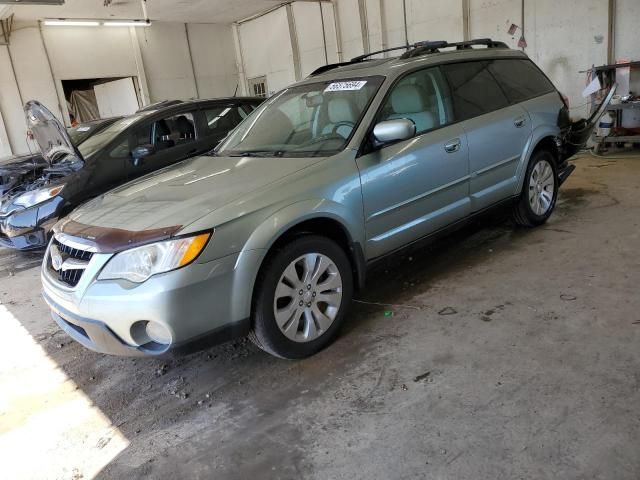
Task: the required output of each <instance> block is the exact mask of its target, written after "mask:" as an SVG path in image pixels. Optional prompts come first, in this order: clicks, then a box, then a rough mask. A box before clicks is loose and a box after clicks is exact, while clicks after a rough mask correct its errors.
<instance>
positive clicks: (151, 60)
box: [138, 22, 197, 102]
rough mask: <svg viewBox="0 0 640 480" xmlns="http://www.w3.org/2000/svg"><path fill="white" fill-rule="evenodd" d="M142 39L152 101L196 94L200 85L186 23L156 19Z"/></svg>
mask: <svg viewBox="0 0 640 480" xmlns="http://www.w3.org/2000/svg"><path fill="white" fill-rule="evenodd" d="M141 30H142V31H141V32H139V33H138V42H139V44H140V51H141V52H142V61H143V63H144V70H145V73H146V75H147V83H148V85H149V93H150V97H151V101H152V102H158V101H161V100H167V99H179V100H187V99H189V98H196V97H197V94H196V85H195V81H194V77H193V69H192V68H191V59H190V58H189V49H188V47H187V36H186V31H185V25H184V24H183V23H159V22H156V23H154V24H153V25H152V26H151V27H150V28H144V29H141Z"/></svg>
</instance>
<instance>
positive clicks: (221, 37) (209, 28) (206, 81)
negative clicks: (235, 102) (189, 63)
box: [187, 23, 240, 98]
mask: <svg viewBox="0 0 640 480" xmlns="http://www.w3.org/2000/svg"><path fill="white" fill-rule="evenodd" d="M187 28H188V29H189V39H190V42H191V53H192V55H193V65H194V67H195V71H196V78H197V80H198V89H199V91H200V97H201V98H214V97H230V96H232V95H233V94H234V93H235V91H236V86H237V85H238V81H239V80H238V67H237V65H236V55H235V47H234V44H233V32H232V29H231V25H212V24H204V23H195V24H189V25H187ZM238 91H240V89H238Z"/></svg>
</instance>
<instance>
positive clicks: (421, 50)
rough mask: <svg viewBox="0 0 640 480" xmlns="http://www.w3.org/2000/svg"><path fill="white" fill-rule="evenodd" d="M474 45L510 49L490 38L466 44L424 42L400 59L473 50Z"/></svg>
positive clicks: (441, 41) (477, 39)
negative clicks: (449, 51)
mask: <svg viewBox="0 0 640 480" xmlns="http://www.w3.org/2000/svg"><path fill="white" fill-rule="evenodd" d="M474 45H484V46H485V47H487V48H509V46H508V45H507V44H506V43H504V42H499V41H496V40H492V39H490V38H476V39H474V40H468V41H466V42H454V43H449V42H446V41H444V40H439V41H434V42H423V44H422V45H420V46H418V47H417V48H414V49H413V50H409V51H408V52H406V53H404V54H402V55H401V56H400V58H413V57H419V56H420V55H427V54H430V53H439V52H440V49H441V48H450V47H455V48H456V50H469V49H471V48H473V46H474Z"/></svg>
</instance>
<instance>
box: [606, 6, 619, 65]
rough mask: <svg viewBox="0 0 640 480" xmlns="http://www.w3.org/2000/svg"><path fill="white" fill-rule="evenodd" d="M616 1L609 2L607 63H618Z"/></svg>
mask: <svg viewBox="0 0 640 480" xmlns="http://www.w3.org/2000/svg"><path fill="white" fill-rule="evenodd" d="M616 10H617V5H616V0H609V15H608V22H607V42H608V43H607V63H608V64H612V63H615V61H616Z"/></svg>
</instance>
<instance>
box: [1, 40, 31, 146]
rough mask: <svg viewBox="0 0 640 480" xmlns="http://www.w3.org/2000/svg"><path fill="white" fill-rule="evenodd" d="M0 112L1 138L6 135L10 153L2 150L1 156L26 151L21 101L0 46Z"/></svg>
mask: <svg viewBox="0 0 640 480" xmlns="http://www.w3.org/2000/svg"><path fill="white" fill-rule="evenodd" d="M0 112H1V113H2V117H3V120H4V130H5V134H4V135H3V136H5V135H6V137H7V140H8V142H9V146H10V152H8V151H7V149H6V148H3V151H4V154H3V155H7V154H10V153H20V152H26V151H28V146H27V140H26V134H27V131H26V127H25V122H24V113H23V111H22V100H21V99H20V95H19V93H18V86H17V83H16V78H15V77H14V75H13V70H12V69H11V62H10V61H9V50H8V48H7V47H6V46H0Z"/></svg>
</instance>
